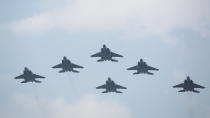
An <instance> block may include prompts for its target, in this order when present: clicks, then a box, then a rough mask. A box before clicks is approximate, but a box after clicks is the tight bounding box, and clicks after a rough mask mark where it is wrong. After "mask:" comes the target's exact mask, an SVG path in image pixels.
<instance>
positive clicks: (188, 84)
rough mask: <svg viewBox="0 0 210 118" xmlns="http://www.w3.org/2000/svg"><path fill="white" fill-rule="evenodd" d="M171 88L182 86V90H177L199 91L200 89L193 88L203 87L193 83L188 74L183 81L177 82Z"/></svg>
mask: <svg viewBox="0 0 210 118" xmlns="http://www.w3.org/2000/svg"><path fill="white" fill-rule="evenodd" d="M173 88H183V90H179V92H186V91H191V92H195V93H200V91H198V90H195V88H202V89H204V88H205V87H203V86H201V85H198V84H195V83H194V82H193V80H191V79H190V77H189V76H187V79H186V80H184V83H181V84H178V85H175V86H173Z"/></svg>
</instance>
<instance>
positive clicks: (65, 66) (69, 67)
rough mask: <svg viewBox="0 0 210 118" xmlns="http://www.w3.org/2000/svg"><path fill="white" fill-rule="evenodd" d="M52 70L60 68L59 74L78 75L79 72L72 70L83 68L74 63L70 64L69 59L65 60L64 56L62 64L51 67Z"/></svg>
mask: <svg viewBox="0 0 210 118" xmlns="http://www.w3.org/2000/svg"><path fill="white" fill-rule="evenodd" d="M52 68H61V69H62V70H60V71H59V73H63V72H68V71H69V72H71V71H72V72H75V73H79V71H77V70H74V68H84V67H82V66H79V65H76V64H74V63H72V62H71V61H70V60H69V59H67V58H66V57H65V56H64V57H63V60H62V63H60V64H58V65H55V66H53V67H52Z"/></svg>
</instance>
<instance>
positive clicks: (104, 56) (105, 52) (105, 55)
mask: <svg viewBox="0 0 210 118" xmlns="http://www.w3.org/2000/svg"><path fill="white" fill-rule="evenodd" d="M91 57H101V59H99V60H97V62H102V61H113V62H118V60H115V59H113V58H112V57H123V56H122V55H119V54H117V53H114V52H112V51H111V50H110V49H109V48H107V47H106V45H103V48H101V51H100V52H98V53H96V54H93V55H91Z"/></svg>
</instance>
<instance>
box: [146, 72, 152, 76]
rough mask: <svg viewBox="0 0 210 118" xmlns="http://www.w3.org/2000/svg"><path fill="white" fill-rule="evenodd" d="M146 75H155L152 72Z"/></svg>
mask: <svg viewBox="0 0 210 118" xmlns="http://www.w3.org/2000/svg"><path fill="white" fill-rule="evenodd" d="M146 74H148V75H154V73H151V72H147V73H146Z"/></svg>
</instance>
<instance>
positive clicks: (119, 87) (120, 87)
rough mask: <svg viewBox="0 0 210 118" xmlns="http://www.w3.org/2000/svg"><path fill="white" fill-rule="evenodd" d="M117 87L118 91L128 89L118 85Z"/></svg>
mask: <svg viewBox="0 0 210 118" xmlns="http://www.w3.org/2000/svg"><path fill="white" fill-rule="evenodd" d="M115 87H116V88H118V89H127V88H126V87H123V86H120V85H117V84H115Z"/></svg>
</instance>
